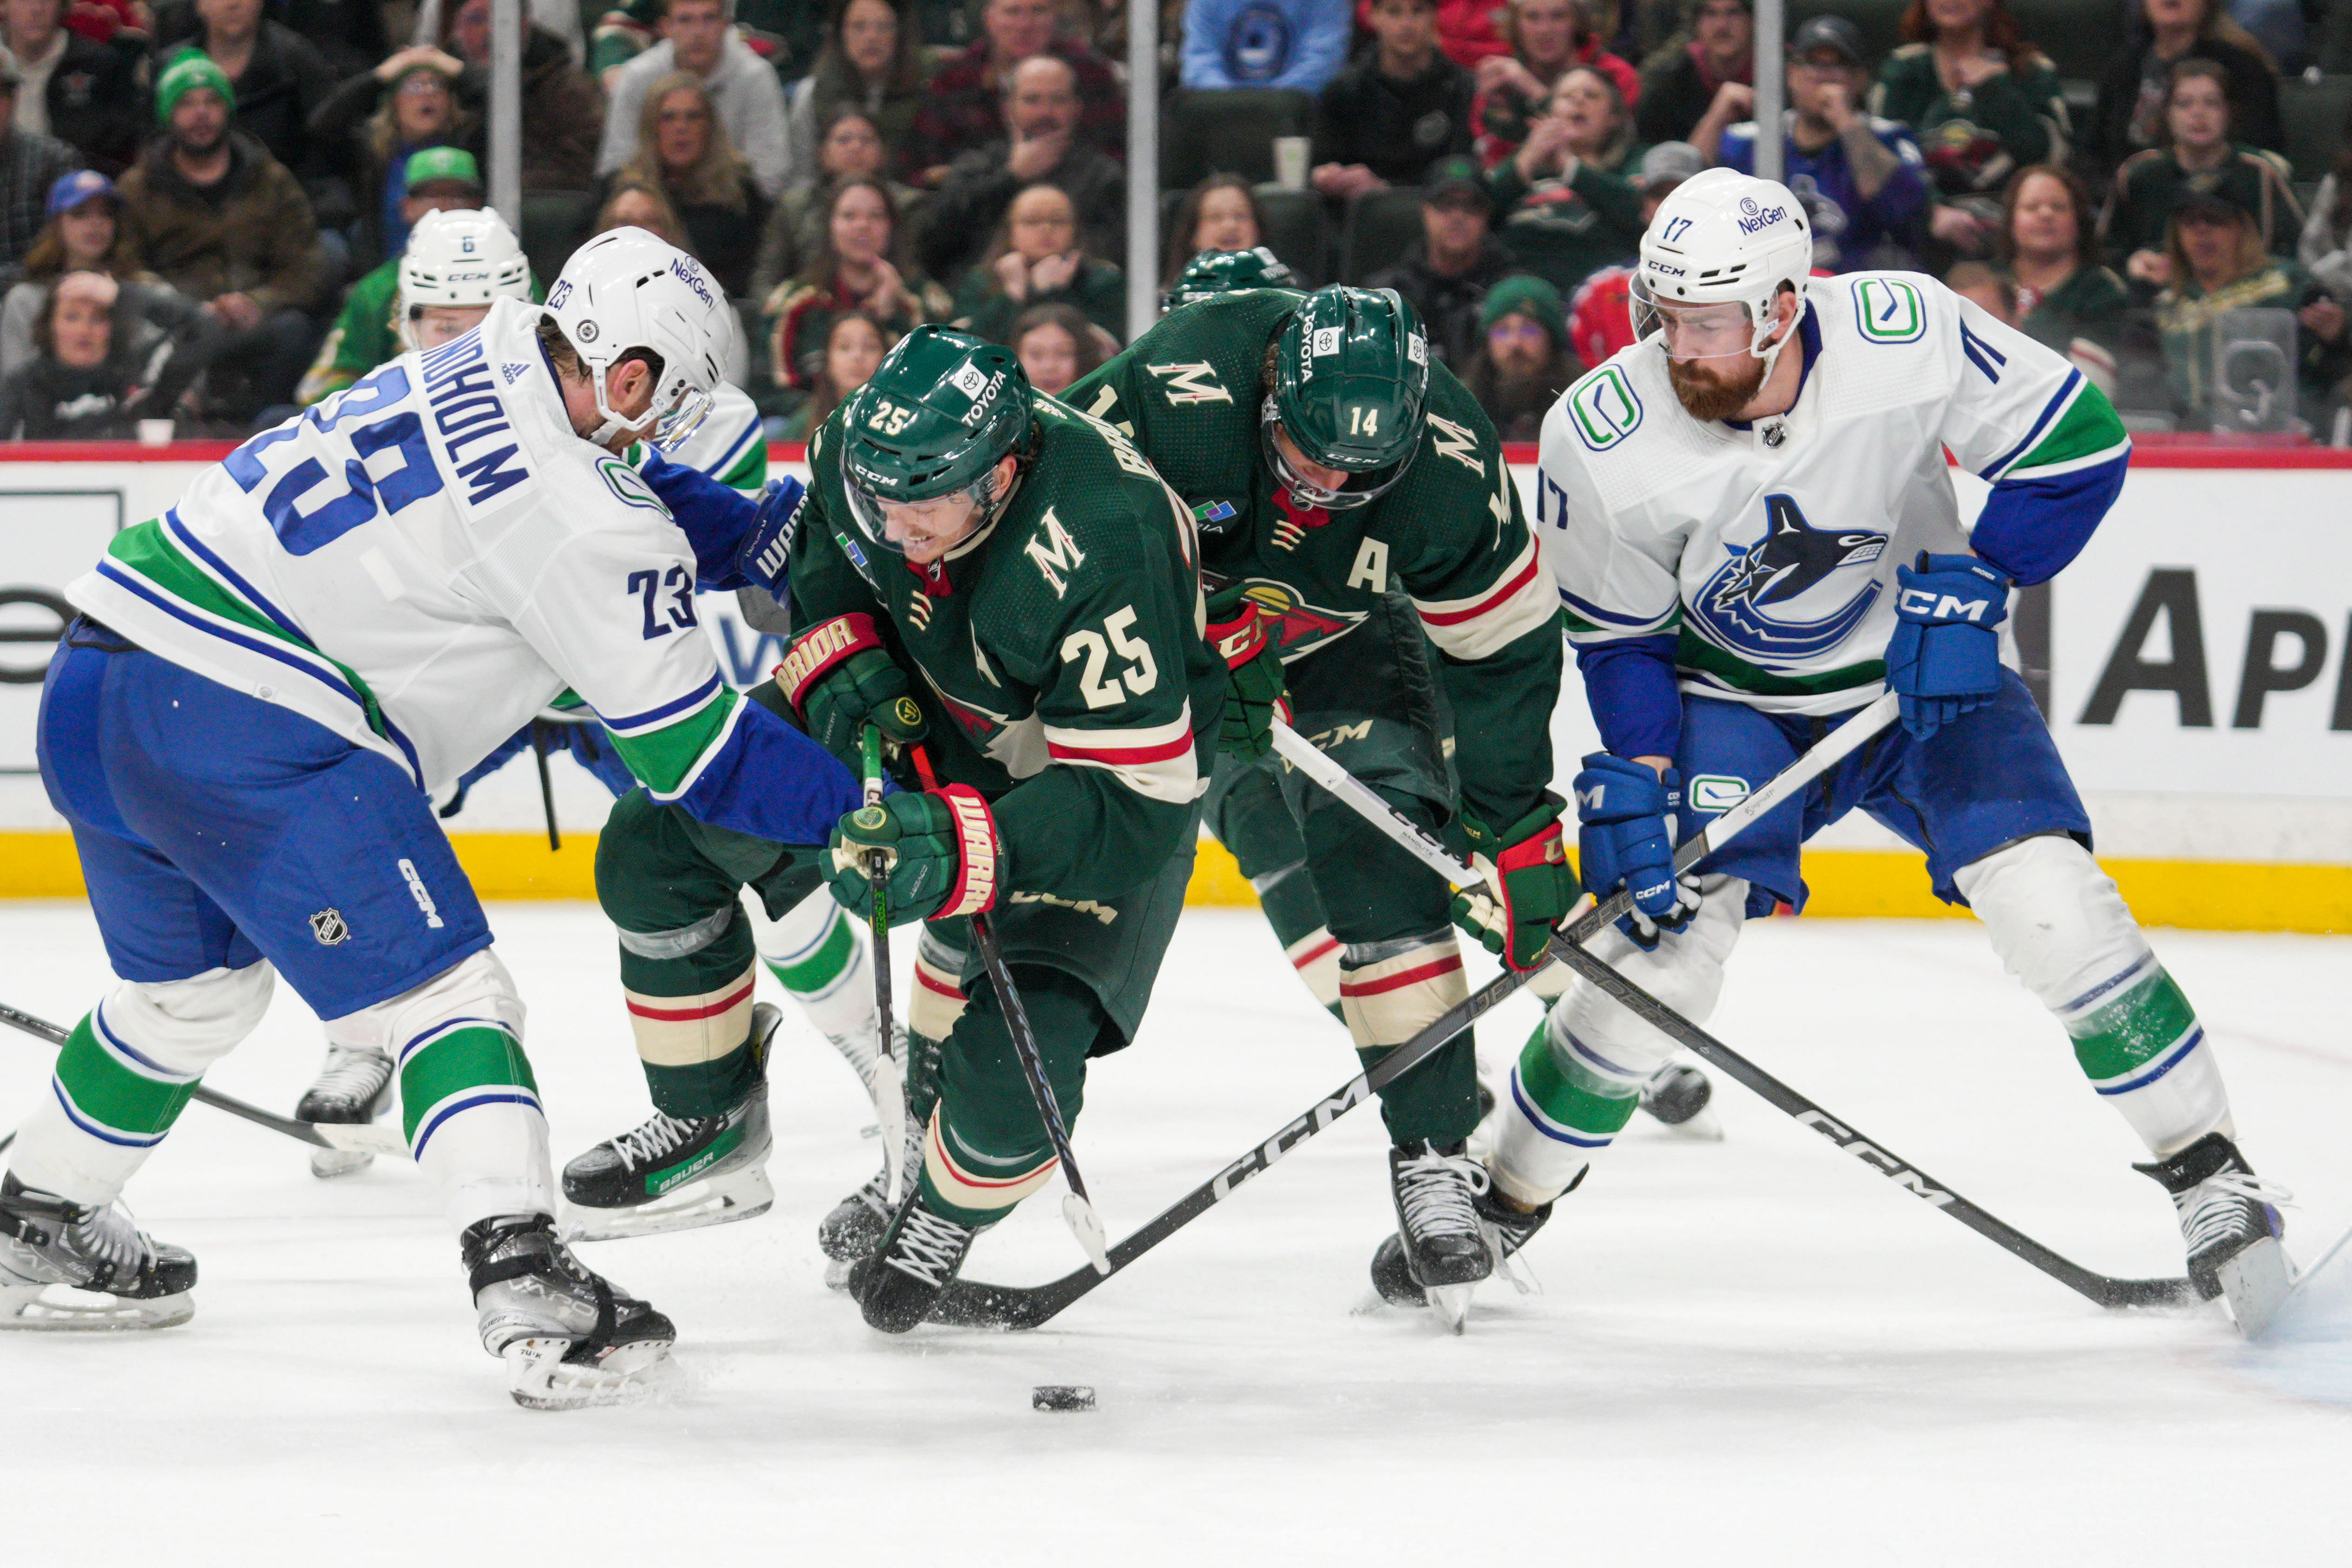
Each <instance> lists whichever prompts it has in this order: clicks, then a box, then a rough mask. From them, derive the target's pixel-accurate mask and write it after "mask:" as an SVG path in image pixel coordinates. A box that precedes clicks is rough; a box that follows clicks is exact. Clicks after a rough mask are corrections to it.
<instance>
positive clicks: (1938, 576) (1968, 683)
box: [1886, 550, 2009, 741]
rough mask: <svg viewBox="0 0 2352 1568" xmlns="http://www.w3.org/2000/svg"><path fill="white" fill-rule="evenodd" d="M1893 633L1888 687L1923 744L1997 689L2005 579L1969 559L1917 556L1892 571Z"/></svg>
mask: <svg viewBox="0 0 2352 1568" xmlns="http://www.w3.org/2000/svg"><path fill="white" fill-rule="evenodd" d="M2008 615H2009V576H2008V574H2006V573H2003V572H2000V571H1998V570H1996V569H1995V568H1993V567H1991V566H1989V565H1987V564H1985V563H1983V562H1981V561H1979V560H1978V559H1977V558H1976V557H1975V556H1973V555H1930V554H1928V553H1927V552H1926V551H1924V550H1923V551H1921V552H1919V560H1918V563H1917V564H1916V565H1912V566H1897V567H1896V568H1895V635H1894V636H1893V637H1889V638H1888V639H1887V641H1886V684H1887V686H1888V688H1889V689H1892V690H1893V691H1895V693H1896V694H1897V695H1898V696H1900V697H1901V698H1902V700H1903V728H1904V729H1906V730H1907V731H1910V734H1911V738H1912V739H1913V740H1915V741H1925V740H1927V739H1928V738H1930V737H1931V736H1933V735H1934V734H1935V733H1936V731H1937V730H1939V729H1941V728H1942V727H1943V726H1944V725H1946V724H1948V723H1950V722H1951V721H1953V720H1955V719H1957V718H1958V717H1959V716H1960V715H1961V714H1963V713H1965V712H1967V711H1968V710H1969V709H1971V708H1980V707H1982V706H1984V704H1986V703H1988V702H1990V701H1991V700H1993V698H1994V697H1995V696H1996V695H1997V694H1999V692H2000V633H1999V632H1997V631H1995V630H1994V629H1993V628H1994V627H1996V626H2000V623H2001V621H2002V620H2003V619H2004V618H2005V617H2007V616H2008Z"/></svg>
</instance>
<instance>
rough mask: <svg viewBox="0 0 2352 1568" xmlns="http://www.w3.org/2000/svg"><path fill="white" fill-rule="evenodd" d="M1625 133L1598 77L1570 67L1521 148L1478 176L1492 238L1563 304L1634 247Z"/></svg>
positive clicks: (1636, 200)
mask: <svg viewBox="0 0 2352 1568" xmlns="http://www.w3.org/2000/svg"><path fill="white" fill-rule="evenodd" d="M1632 125H1633V122H1632V120H1631V118H1630V117H1629V116H1628V115H1627V114H1626V112H1625V100H1624V98H1623V97H1622V95H1621V94H1620V93H1619V92H1618V90H1617V84H1616V83H1615V82H1614V81H1613V80H1612V79H1610V78H1609V76H1608V75H1607V74H1606V73H1604V72H1601V71H1599V70H1595V69H1594V68H1592V67H1591V66H1576V67H1572V68H1570V69H1568V70H1566V71H1563V72H1561V73H1560V79H1559V82H1558V84H1557V85H1555V86H1554V87H1553V89H1552V93H1551V102H1550V105H1549V108H1548V109H1547V110H1546V111H1545V114H1544V117H1543V118H1542V119H1540V120H1538V121H1536V122H1535V124H1534V125H1533V126H1531V127H1530V128H1529V129H1528V139H1527V141H1526V142H1524V143H1522V144H1521V146H1520V148H1519V150H1518V151H1517V153H1513V154H1512V155H1511V156H1510V157H1508V158H1506V159H1505V160H1504V161H1503V162H1502V163H1498V164H1496V166H1495V170H1494V172H1493V173H1492V174H1488V175H1487V176H1486V180H1487V187H1488V189H1489V190H1490V191H1491V192H1492V193H1493V195H1494V198H1495V210H1496V211H1497V212H1499V213H1501V214H1502V215H1503V218H1502V222H1501V224H1500V225H1499V226H1498V227H1497V229H1496V235H1497V237H1499V238H1500V239H1501V240H1502V241H1503V243H1504V244H1506V245H1507V246H1509V247H1511V250H1512V252H1513V254H1515V255H1517V257H1518V258H1519V259H1520V260H1521V261H1523V262H1525V263H1526V264H1527V268H1528V271H1530V272H1533V273H1534V274H1535V275H1536V276H1537V277H1538V278H1541V279H1543V280H1544V281H1545V282H1547V283H1549V284H1550V285H1551V286H1552V287H1553V288H1555V289H1559V292H1560V297H1561V298H1563V299H1565V298H1567V297H1568V296H1569V295H1570V294H1572V293H1574V292H1575V290H1576V286H1577V285H1578V284H1580V283H1581V282H1583V281H1584V280H1585V279H1587V278H1589V277H1591V275H1592V274H1593V273H1594V272H1597V271H1599V270H1600V269H1601V268H1603V267H1608V266H1611V265H1613V264H1614V263H1616V262H1620V261H1625V260H1629V259H1631V258H1632V257H1633V251H1634V248H1635V247H1637V246H1638V245H1639V244H1640V243H1641V238H1642V198H1641V197H1639V196H1638V195H1634V194H1633V186H1632V185H1631V184H1628V183H1627V181H1626V179H1625V176H1624V173H1623V171H1624V170H1626V169H1628V168H1638V167H1639V166H1640V164H1641V149H1640V148H1638V147H1636V146H1634V145H1633V130H1632Z"/></svg>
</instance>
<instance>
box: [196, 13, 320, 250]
mask: <svg viewBox="0 0 2352 1568" xmlns="http://www.w3.org/2000/svg"><path fill="white" fill-rule="evenodd" d="M261 7H262V0H196V23H197V26H196V34H195V38H194V44H193V46H192V48H193V50H194V51H195V52H201V53H202V54H203V55H204V56H205V58H208V59H210V60H211V61H212V62H213V64H215V65H216V66H218V67H219V68H220V69H221V74H222V75H224V76H226V77H227V78H228V84H229V87H230V89H232V90H233V91H234V92H235V93H236V129H237V132H238V134H240V135H243V136H249V137H251V138H252V139H253V140H254V141H256V142H260V143H261V145H262V147H263V148H264V149H265V150H267V151H268V153H269V155H270V157H272V158H274V159H276V160H277V161H278V163H281V164H283V165H284V166H285V167H286V169H287V170H288V171H289V172H290V173H291V174H293V175H294V177H295V178H296V179H298V180H299V181H301V182H302V192H303V195H306V196H308V197H309V198H310V209H311V212H312V213H313V214H314V215H315V216H316V217H317V219H318V221H319V223H320V226H322V227H324V228H326V229H328V230H338V229H341V228H343V227H345V226H348V225H349V224H350V223H351V221H352V219H353V218H355V217H357V216H359V207H358V205H357V203H356V201H355V200H354V198H353V196H352V191H351V187H350V184H348V182H347V181H346V180H345V178H344V173H343V170H342V168H341V164H340V163H339V158H340V155H341V152H342V149H341V147H340V146H338V147H335V148H332V149H329V148H328V147H326V146H324V145H322V144H320V143H318V142H314V141H313V140H312V139H311V136H310V115H311V112H312V111H313V110H316V109H317V108H318V107H319V105H320V104H321V103H323V102H325V101H326V99H327V95H328V94H329V93H331V92H332V91H334V90H335V84H336V82H337V81H338V80H340V78H339V77H338V76H337V75H336V72H335V68H334V67H332V66H331V65H329V64H328V63H327V57H326V56H324V55H322V54H320V52H319V47H318V46H317V45H316V44H313V43H312V42H310V39H308V38H306V37H303V36H302V35H301V34H299V33H298V32H296V31H295V30H294V29H293V28H291V27H289V26H286V25H285V24H284V23H283V22H276V21H271V20H269V19H268V18H266V17H264V16H262V14H261ZM186 52H188V51H185V50H184V51H183V58H184V54H185V53H186ZM164 58H166V59H167V60H168V59H169V58H172V57H170V56H169V55H166V56H165V57H164ZM328 244H329V247H330V248H331V250H333V251H334V252H335V253H336V257H337V259H338V261H340V260H341V259H342V254H341V238H340V236H339V237H337V238H335V239H332V240H330V241H329V242H328Z"/></svg>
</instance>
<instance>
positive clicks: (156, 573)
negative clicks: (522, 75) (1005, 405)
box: [67, 300, 764, 799]
mask: <svg viewBox="0 0 2352 1568" xmlns="http://www.w3.org/2000/svg"><path fill="white" fill-rule="evenodd" d="M541 313H542V312H541V308H540V307H538V306H536V305H532V304H529V303H526V302H523V301H520V300H499V301H498V302H497V303H496V304H495V305H493V306H492V307H491V310H490V314H489V316H488V319H487V320H485V321H483V323H482V325H481V327H480V328H479V329H478V331H473V332H469V333H467V335H466V336H464V337H462V338H458V339H457V340H456V341H454V342H449V343H446V344H444V345H442V346H441V347H439V348H436V349H434V350H432V351H430V352H427V353H421V354H420V353H408V354H403V355H402V356H400V357H399V358H398V359H395V360H393V361H392V362H390V363H387V364H383V365H381V366H379V367H377V368H376V369H375V370H374V371H373V372H372V373H370V374H368V375H367V376H366V377H365V378H364V379H362V381H360V382H359V383H358V384H355V385H353V386H352V387H350V388H349V389H347V390H346V391H344V392H342V393H340V394H338V395H335V396H334V397H332V398H330V399H329V400H328V401H326V402H325V403H323V404H321V405H319V406H318V407H316V408H313V409H311V410H310V411H309V412H308V413H306V414H304V415H303V416H300V417H299V418H296V419H292V420H289V421H288V422H287V423H286V424H284V425H281V426H278V427H277V428H275V429H272V430H268V431H265V432H264V433H262V434H261V435H258V436H257V437H254V438H253V439H251V440H249V441H247V443H246V444H245V445H244V446H242V447H238V448H237V449H236V451H235V452H233V453H231V454H230V455H229V457H228V458H226V459H225V460H224V461H222V462H221V463H220V464H219V465H218V466H217V467H215V468H212V469H211V470H209V471H207V472H206V473H205V475H203V476H202V477H201V478H199V479H197V480H196V482H195V483H194V485H193V486H191V487H190V489H189V490H188V492H187V494H186V495H185V496H184V498H183V499H182V500H181V501H180V504H179V505H178V506H176V507H175V508H173V510H171V511H169V512H167V513H165V514H164V515H163V517H161V518H157V519H154V520H152V521H147V522H143V523H141V524H139V525H138V526H137V527H134V528H131V529H128V530H125V531H123V532H122V533H121V534H119V535H117V536H116V538H115V540H114V542H113V543H112V545H111V546H110V548H109V550H108V552H107V554H106V555H105V557H104V558H102V559H101V561H100V563H99V565H98V566H97V568H96V569H95V570H94V571H92V572H90V573H89V574H86V575H85V576H83V577H81V578H79V579H78V580H77V581H76V582H74V583H73V584H71V585H70V586H69V587H68V589H67V597H68V599H70V600H71V601H72V602H73V604H74V605H76V606H77V607H79V608H80V609H82V610H84V611H87V612H88V613H89V614H90V615H91V616H95V617H97V618H98V619H100V620H101V621H104V622H106V623H107V624H109V625H110V626H114V627H115V628H117V629H118V630H120V631H121V633H122V634H123V635H124V636H126V637H130V638H131V640H132V641H134V642H136V643H138V644H139V645H140V646H141V647H145V648H147V649H148V650H150V651H151V652H153V653H156V654H159V655H161V656H162V657H163V658H168V659H170V660H172V661H173V663H175V664H179V665H182V666H184V667H185V668H189V669H192V670H194V671H195V672H196V673H198V674H200V675H203V676H205V677H206V678H208V679H213V680H215V681H218V682H220V683H221V684H223V685H225V686H228V687H230V688H233V689H236V690H239V691H245V692H250V693H252V694H253V695H255V696H257V697H260V698H262V699H264V700H268V701H272V702H278V703H282V704H284V705H285V706H287V707H289V708H291V709H293V710H296V711H298V712H299V713H301V714H303V715H305V716H306V717H308V718H310V719H312V720H314V721H317V722H319V723H320V724H322V725H324V726H325V727H326V728H328V729H329V730H331V731H334V732H335V733H337V734H339V735H342V736H345V737H347V738H348V739H350V740H351V741H352V742H353V743H354V744H356V745H360V746H363V747H366V748H368V749H370V750H372V751H375V752H380V753H382V754H383V755H384V756H386V757H389V758H391V759H392V760H393V761H394V762H395V763H399V764H400V766H401V767H402V768H403V769H404V771H405V772H407V773H409V774H410V775H411V776H412V777H414V778H415V781H416V783H417V784H418V787H420V788H422V789H426V790H433V789H437V788H439V787H441V786H442V785H444V784H447V783H449V782H450V781H451V780H454V779H455V778H457V776H458V775H459V774H460V773H464V772H465V771H466V770H467V769H468V768H470V767H471V766H473V764H475V763H478V762H479V761H480V760H481V759H482V758H483V757H484V756H485V755H487V754H488V752H490V751H491V750H492V749H493V748H495V747H496V746H497V745H498V744H499V742H502V741H504V740H506V739H507V737H509V735H512V734H513V733H515V731H518V730H519V729H520V728H522V726H523V725H525V724H527V723H529V722H530V719H531V717H532V715H533V714H535V713H537V712H539V711H540V710H541V709H542V708H544V707H546V706H547V705H548V704H549V703H550V702H551V700H553V699H554V698H555V697H556V696H557V694H558V693H559V692H562V691H563V690H564V689H566V688H567V687H569V688H571V689H574V690H576V691H577V692H578V693H579V695H580V696H581V697H582V698H583V700H585V701H586V702H587V703H588V704H589V705H590V706H592V707H593V709H594V710H596V712H597V713H598V715H599V716H600V717H602V718H603V719H604V722H605V724H606V725H607V726H608V727H609V728H610V729H611V730H612V731H613V732H614V736H615V738H616V739H617V740H618V742H620V746H621V750H622V752H623V755H624V756H625V758H626V760H627V762H628V764H629V767H630V769H631V771H632V772H634V773H636V774H637V776H638V777H639V778H640V779H642V780H644V781H645V782H646V785H647V787H648V788H649V789H651V790H652V791H653V792H654V793H655V794H656V796H657V797H659V798H662V799H675V798H677V796H678V795H681V794H683V793H685V792H686V791H687V790H688V788H690V787H691V786H692V784H694V782H695V780H696V778H697V776H698V774H699V773H701V771H702V770H703V768H704V767H705V766H706V765H707V764H708V763H709V761H710V759H711V758H713V757H714V756H716V755H717V754H718V753H719V752H720V751H721V750H722V749H723V748H724V747H725V745H726V744H727V742H728V739H729V736H730V732H731V731H733V730H734V729H735V728H736V725H737V721H739V720H740V711H739V709H740V698H739V697H738V695H737V694H736V693H735V692H734V691H733V690H732V689H730V688H729V687H728V686H727V685H726V683H725V682H723V681H721V680H720V679H719V668H718V664H717V661H716V658H715V656H714V654H713V652H712V650H711V647H710V644H709V640H708V639H707V638H706V637H704V636H703V635H702V634H701V632H700V630H699V629H698V626H697V622H696V617H695V608H694V582H695V560H694V555H693V552H692V550H691V548H690V547H689V545H688V541H687V537H686V535H685V534H684V533H683V532H682V531H680V530H679V528H678V527H677V523H676V522H675V521H672V519H671V516H670V513H669V510H668V509H667V507H666V506H664V504H663V503H662V502H661V500H659V499H657V498H656V496H655V495H654V493H653V491H652V489H650V488H649V487H648V486H647V484H646V481H645V479H644V478H643V477H642V476H641V475H639V473H638V472H637V471H636V469H635V468H633V467H632V466H631V465H630V464H628V463H627V462H625V461H624V460H623V459H622V458H617V457H614V456H613V455H611V454H610V453H607V452H604V451H603V450H602V449H600V448H598V447H593V446H592V445H590V444H589V443H588V442H586V441H583V440H582V439H580V437H578V436H576V435H575V434H574V433H573V431H572V425H571V421H570V419H569V418H568V417H567V416H566V415H565V413H564V409H563V404H562V395H561V394H560V393H559V391H558V389H557V386H556V383H555V380H554V377H553V374H552V373H551V370H550V369H549V366H548V363H547V361H546V358H545V355H544V353H542V351H541V347H540V344H539V342H538V341H537V338H536V334H535V326H536V323H537V321H538V320H539V318H540V316H541ZM762 458H763V459H764V454H762Z"/></svg>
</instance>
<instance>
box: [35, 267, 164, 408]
mask: <svg viewBox="0 0 2352 1568" xmlns="http://www.w3.org/2000/svg"><path fill="white" fill-rule="evenodd" d="M42 292H43V293H44V294H45V295H46V296H47V299H46V300H45V305H44V309H43V310H42V311H41V313H40V316H39V320H38V324H37V327H36V329H35V332H34V340H35V342H36V344H37V352H36V353H35V354H34V357H33V358H32V359H31V360H30V361H29V362H28V363H25V364H22V365H19V366H17V367H16V369H15V370H14V371H12V372H10V373H9V374H7V375H6V376H5V378H0V441H113V440H121V439H123V438H124V437H128V436H130V435H131V433H132V428H133V426H134V423H135V422H136V421H137V420H140V419H142V418H149V417H153V418H166V419H167V418H170V417H171V408H172V401H173V398H175V397H177V396H178V395H179V394H180V392H182V391H184V390H185V389H186V386H187V384H188V380H189V379H190V378H191V377H193V375H194V371H193V370H191V369H189V368H187V367H185V366H178V367H174V366H173V363H172V360H171V357H170V356H169V355H164V356H162V357H160V358H156V359H155V360H154V361H153V363H152V372H151V368H150V365H149V363H147V362H146V361H145V359H143V358H142V356H141V355H140V354H138V353H134V352H133V350H132V348H131V341H130V336H129V332H128V331H127V329H128V328H129V327H130V325H131V322H130V321H126V320H123V319H121V318H119V317H118V316H117V314H116V310H117V308H118V306H119V305H120V302H121V300H120V290H119V289H117V287H116V285H115V282H114V279H111V278H109V277H107V276H106V275H105V274H104V273H101V272H71V273H68V274H67V275H66V276H65V277H63V278H60V279H58V281H57V282H56V284H55V285H53V286H50V287H48V288H46V289H43V290H42ZM175 369H176V372H177V374H174V371H175ZM158 376H160V377H162V378H164V379H162V380H159V379H157V378H158Z"/></svg>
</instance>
